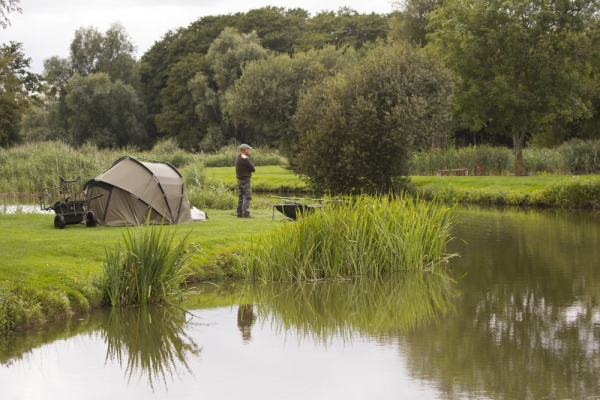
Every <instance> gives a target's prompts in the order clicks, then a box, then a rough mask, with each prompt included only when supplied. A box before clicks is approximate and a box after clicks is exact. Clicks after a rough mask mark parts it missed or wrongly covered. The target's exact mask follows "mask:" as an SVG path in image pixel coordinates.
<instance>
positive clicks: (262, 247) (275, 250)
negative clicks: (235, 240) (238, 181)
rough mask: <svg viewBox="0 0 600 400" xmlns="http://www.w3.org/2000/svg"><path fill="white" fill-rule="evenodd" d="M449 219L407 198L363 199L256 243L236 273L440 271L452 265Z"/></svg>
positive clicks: (443, 210)
mask: <svg viewBox="0 0 600 400" xmlns="http://www.w3.org/2000/svg"><path fill="white" fill-rule="evenodd" d="M451 212H452V209H451V208H447V207H444V206H440V205H439V204H437V202H422V201H419V200H418V199H413V198H410V197H394V198H391V199H390V198H387V197H367V196H362V197H358V198H355V199H351V200H349V201H345V202H343V203H341V204H337V205H333V206H326V207H323V208H322V209H317V210H316V211H315V212H314V213H312V214H311V215H308V216H306V217H303V218H300V219H299V220H298V221H296V222H294V223H290V224H282V225H280V226H278V227H276V229H274V230H273V231H271V232H268V233H266V234H263V235H261V236H259V237H258V238H257V239H255V240H253V242H251V243H250V244H249V245H248V246H247V248H246V249H245V250H244V251H242V252H241V254H240V256H239V258H238V260H237V263H236V265H235V267H234V270H235V271H234V273H235V274H236V275H238V276H242V277H245V278H260V279H263V280H266V281H304V280H318V279H331V278H340V277H344V278H346V277H354V276H364V275H368V276H380V275H382V274H384V273H388V272H393V271H426V270H429V271H431V270H435V269H436V268H438V267H439V266H440V265H442V264H444V263H445V261H446V260H448V259H449V258H450V257H452V255H448V254H445V253H444V252H445V248H446V244H447V243H448V241H449V240H450V239H451V236H450V235H451V232H450V231H451V227H452V225H453V224H454V221H453V219H452V216H451Z"/></svg>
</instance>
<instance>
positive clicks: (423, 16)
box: [388, 0, 442, 46]
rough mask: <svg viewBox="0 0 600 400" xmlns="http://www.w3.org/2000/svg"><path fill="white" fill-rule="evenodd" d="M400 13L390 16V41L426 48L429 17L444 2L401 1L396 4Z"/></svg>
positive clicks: (423, 0)
mask: <svg viewBox="0 0 600 400" xmlns="http://www.w3.org/2000/svg"><path fill="white" fill-rule="evenodd" d="M395 4H396V7H397V8H398V11H396V12H395V13H393V14H392V15H391V16H390V33H389V36H388V40H389V41H390V42H397V41H402V40H406V41H408V42H411V43H415V44H419V45H421V46H425V44H426V43H427V40H426V35H427V30H426V27H427V24H429V20H428V18H427V16H428V15H429V13H430V12H432V11H433V10H434V9H435V7H436V6H440V5H442V0H401V1H396V2H395Z"/></svg>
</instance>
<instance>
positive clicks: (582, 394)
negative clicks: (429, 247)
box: [401, 211, 600, 399]
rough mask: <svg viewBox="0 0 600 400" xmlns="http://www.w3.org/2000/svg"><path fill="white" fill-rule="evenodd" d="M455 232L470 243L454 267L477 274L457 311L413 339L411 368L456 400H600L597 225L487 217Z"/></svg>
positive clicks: (571, 218)
mask: <svg viewBox="0 0 600 400" xmlns="http://www.w3.org/2000/svg"><path fill="white" fill-rule="evenodd" d="M467 215H468V217H469V218H473V217H474V214H473V213H469V214H467ZM590 220H591V222H592V223H590ZM593 222H595V225H594V223H593ZM582 231H586V235H582V234H581V232H582ZM455 234H456V235H457V236H458V237H461V238H464V239H465V240H466V241H467V243H468V246H465V247H464V248H461V249H455V250H456V251H459V252H460V253H461V258H460V259H457V260H455V261H453V262H452V263H451V264H452V267H453V268H454V269H455V271H456V272H457V275H459V274H460V275H462V274H463V273H464V272H467V271H468V274H467V275H466V276H465V277H464V279H462V280H461V281H460V285H459V286H460V289H461V297H460V298H459V299H458V301H457V302H456V313H453V314H452V315H449V316H448V317H447V318H444V319H443V320H442V321H441V323H440V324H439V325H438V326H437V328H436V329H434V330H428V329H423V330H418V331H415V332H409V333H407V334H406V335H405V336H404V345H403V346H401V348H402V349H406V352H407V355H408V363H409V371H411V373H412V374H414V375H415V376H418V377H419V378H424V379H431V380H433V381H436V382H438V383H439V386H440V389H441V390H443V391H444V392H445V393H446V394H447V396H448V397H449V398H463V396H464V393H465V392H466V393H469V394H470V395H472V396H479V395H481V396H482V397H488V398H506V399H513V398H514V399H517V398H519V399H541V398H560V399H563V398H571V399H581V398H595V396H597V395H598V393H600V375H598V370H599V368H600V364H599V360H600V304H599V303H600V292H599V289H600V276H599V275H598V273H597V272H593V270H594V269H595V268H597V258H595V255H596V254H598V247H597V244H598V242H597V240H598V239H599V238H600V225H598V224H597V221H593V218H591V214H587V215H582V216H581V219H579V217H578V216H577V215H568V216H566V217H565V216H561V215H560V214H547V213H535V214H528V213H524V212H518V213H516V212H504V213H498V212H493V211H481V212H479V215H477V218H473V219H472V220H467V219H466V218H464V219H462V225H461V226H459V227H457V230H456V232H455Z"/></svg>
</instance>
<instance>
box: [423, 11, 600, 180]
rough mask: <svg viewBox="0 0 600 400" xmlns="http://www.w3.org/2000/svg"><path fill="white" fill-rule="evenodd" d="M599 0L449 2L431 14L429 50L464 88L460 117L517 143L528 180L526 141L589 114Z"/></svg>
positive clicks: (518, 164)
mask: <svg viewBox="0 0 600 400" xmlns="http://www.w3.org/2000/svg"><path fill="white" fill-rule="evenodd" d="M599 4H600V3H599V2H598V1H597V0H571V1H565V0H534V1H531V0H510V1H509V0H447V1H444V3H443V6H442V7H440V8H437V9H436V10H435V11H434V12H433V13H432V14H430V16H429V18H430V24H429V29H431V30H432V33H431V34H430V35H428V40H429V42H430V43H429V45H428V46H431V47H433V48H434V49H436V50H437V51H438V52H439V54H441V55H442V56H443V57H444V59H445V62H446V65H447V66H448V67H450V68H451V69H453V70H454V71H455V72H456V74H457V75H458V77H459V78H460V83H459V86H458V88H457V96H456V102H457V108H456V110H457V112H458V115H459V117H460V118H461V119H462V120H463V121H464V122H466V123H467V124H468V126H470V127H471V129H473V130H475V131H476V130H480V129H486V130H488V131H489V132H491V133H494V134H500V135H508V136H512V139H513V151H514V155H515V174H516V175H524V174H526V171H525V166H524V163H523V155H522V150H523V147H524V144H525V138H526V137H527V135H529V134H532V133H534V132H535V131H536V130H538V129H540V128H541V127H542V126H543V125H545V124H549V123H551V122H552V121H553V120H555V119H556V118H557V117H559V116H560V117H563V118H564V117H565V116H566V117H567V118H572V119H575V118H579V117H581V116H582V115H585V114H587V113H589V112H590V110H589V107H590V106H589V102H587V101H586V99H585V98H584V96H583V94H582V93H583V92H585V91H584V90H583V89H584V86H585V82H586V76H587V71H588V70H589V66H590V58H591V57H592V54H593V52H592V51H588V50H589V49H590V47H591V45H592V42H593V38H592V36H593V35H594V26H595V25H597V12H598V8H599Z"/></svg>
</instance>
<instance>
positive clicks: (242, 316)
mask: <svg viewBox="0 0 600 400" xmlns="http://www.w3.org/2000/svg"><path fill="white" fill-rule="evenodd" d="M253 324H254V306H253V305H252V304H241V305H240V306H239V307H238V313H237V326H238V329H239V330H240V332H242V339H244V341H250V340H252V325H253Z"/></svg>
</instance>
